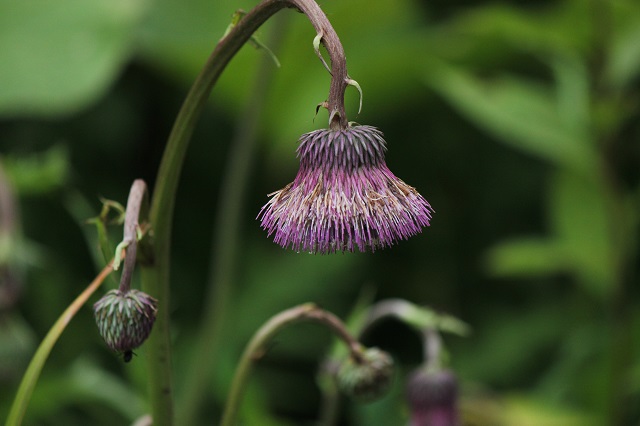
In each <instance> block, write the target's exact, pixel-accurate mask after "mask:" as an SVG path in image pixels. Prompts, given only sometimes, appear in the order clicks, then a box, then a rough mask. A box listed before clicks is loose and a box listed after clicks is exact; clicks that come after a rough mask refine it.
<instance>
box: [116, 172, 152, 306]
mask: <svg viewBox="0 0 640 426" xmlns="http://www.w3.org/2000/svg"><path fill="white" fill-rule="evenodd" d="M146 194H147V184H146V183H144V181H143V180H142V179H136V180H135V181H133V184H132V185H131V190H130V191H129V198H128V200H127V210H126V213H125V216H124V235H123V240H122V242H123V243H126V244H127V254H126V257H125V258H124V266H123V268H122V277H121V278H120V287H119V290H120V291H121V292H122V293H123V294H124V293H127V292H128V291H129V290H130V289H131V278H132V277H133V270H134V268H135V265H136V256H137V253H138V229H139V220H140V211H141V209H142V203H143V201H144V197H145V195H146Z"/></svg>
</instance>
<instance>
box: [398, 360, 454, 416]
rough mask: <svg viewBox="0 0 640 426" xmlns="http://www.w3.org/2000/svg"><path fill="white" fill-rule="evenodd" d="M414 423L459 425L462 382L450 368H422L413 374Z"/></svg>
mask: <svg viewBox="0 0 640 426" xmlns="http://www.w3.org/2000/svg"><path fill="white" fill-rule="evenodd" d="M407 399H408V402H409V407H410V409H411V421H410V423H409V425H410V426H457V425H458V424H459V423H458V410H457V400H458V381H457V379H456V376H455V374H453V372H452V371H449V370H441V369H430V368H425V367H421V368H419V369H417V370H415V371H414V372H412V373H411V374H410V375H409V378H408V380H407Z"/></svg>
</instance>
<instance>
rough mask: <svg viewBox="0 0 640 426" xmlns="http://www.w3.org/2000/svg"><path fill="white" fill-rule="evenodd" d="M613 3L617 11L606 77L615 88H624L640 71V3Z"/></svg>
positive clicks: (621, 0) (627, 0)
mask: <svg viewBox="0 0 640 426" xmlns="http://www.w3.org/2000/svg"><path fill="white" fill-rule="evenodd" d="M612 5H614V6H615V12H616V13H615V15H614V16H613V19H614V22H613V23H612V24H611V25H612V31H613V40H612V46H611V48H610V55H609V58H608V62H607V70H606V71H607V73H606V78H607V81H608V82H609V83H610V84H611V85H612V86H613V87H614V88H616V89H623V88H625V87H626V86H628V85H629V84H630V83H631V82H632V81H633V80H634V78H635V77H637V76H638V74H639V73H640V43H638V40H640V4H639V3H638V2H637V1H629V0H619V1H615V2H612Z"/></svg>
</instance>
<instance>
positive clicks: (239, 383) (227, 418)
mask: <svg viewBox="0 0 640 426" xmlns="http://www.w3.org/2000/svg"><path fill="white" fill-rule="evenodd" d="M302 321H313V322H317V323H319V324H322V325H325V326H327V327H329V329H330V330H331V331H333V332H334V333H335V334H336V335H337V336H338V337H339V338H340V339H341V340H342V341H343V342H344V343H345V344H346V345H347V347H348V348H349V352H350V355H351V357H353V358H354V359H355V360H356V362H364V359H363V358H362V353H363V348H362V345H360V343H358V341H357V340H355V338H353V337H352V336H351V335H350V334H349V332H348V331H347V329H346V327H345V325H344V324H343V323H342V321H340V319H338V318H337V317H336V316H335V315H333V314H332V313H330V312H327V311H324V310H322V309H320V308H318V307H317V306H315V305H314V304H312V303H307V304H304V305H299V306H296V307H293V308H291V309H287V310H286V311H283V312H281V313H279V314H277V315H275V316H274V317H272V318H271V319H270V320H269V321H267V322H266V323H265V324H264V325H263V326H262V327H261V328H260V329H259V330H258V331H257V332H256V334H255V335H254V336H253V338H252V339H251V341H250V342H249V344H248V345H247V347H246V349H245V351H244V352H243V354H242V357H241V358H240V362H239V363H238V368H237V369H236V373H235V375H234V377H233V382H232V384H231V391H230V392H229V398H228V400H227V404H226V405H225V411H224V413H223V416H222V421H221V423H220V424H221V426H234V425H235V424H236V418H237V416H238V412H239V411H240V402H241V398H242V394H243V392H244V389H245V387H246V385H247V382H248V379H249V376H250V375H251V371H252V369H253V365H254V363H255V362H256V361H257V360H259V359H260V358H261V357H262V356H263V355H264V353H265V351H266V348H267V346H268V344H269V342H270V341H271V339H272V338H273V337H274V336H275V335H276V334H277V333H278V332H280V331H281V330H283V329H284V328H285V327H287V326H289V325H292V324H295V323H298V322H302Z"/></svg>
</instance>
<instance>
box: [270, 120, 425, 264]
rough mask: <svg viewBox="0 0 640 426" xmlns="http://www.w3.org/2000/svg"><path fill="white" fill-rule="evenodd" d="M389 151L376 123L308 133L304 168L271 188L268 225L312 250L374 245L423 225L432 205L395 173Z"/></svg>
mask: <svg viewBox="0 0 640 426" xmlns="http://www.w3.org/2000/svg"><path fill="white" fill-rule="evenodd" d="M385 151H386V142H385V140H384V139H383V135H382V132H380V131H379V130H378V129H376V128H375V127H371V126H352V127H349V128H347V129H343V130H317V131H314V132H311V133H307V134H305V135H303V136H302V137H301V138H300V145H299V147H298V157H299V159H300V169H299V171H298V175H297V176H296V178H295V180H294V181H293V182H292V183H290V184H288V185H287V186H285V187H284V188H283V189H281V190H279V191H276V192H274V193H272V194H270V196H271V197H272V198H271V199H270V200H269V202H268V203H267V204H266V205H265V206H264V207H263V208H262V210H261V211H260V214H259V215H258V218H260V219H261V225H262V227H263V228H264V229H266V230H267V232H268V233H269V235H272V234H273V235H274V241H275V242H276V243H277V244H279V245H281V246H282V247H285V248H292V249H293V250H296V251H306V252H312V253H334V252H336V251H355V249H356V248H357V249H358V250H360V251H366V250H367V249H370V250H371V251H375V249H377V248H382V247H386V246H391V245H392V244H394V243H395V242H396V241H398V240H401V239H407V238H408V237H410V236H412V235H415V234H417V233H419V232H421V230H422V227H424V226H429V220H430V219H431V213H432V212H433V209H432V208H431V206H430V205H429V203H428V202H427V200H425V199H424V198H423V197H422V196H421V195H420V194H419V193H418V192H417V191H416V189H415V188H413V187H411V186H409V185H407V184H406V183H404V182H403V181H402V180H401V179H399V178H397V177H396V176H395V175H394V174H393V173H391V171H390V170H389V168H388V167H387V165H386V164H385V160H384V153H385Z"/></svg>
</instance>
